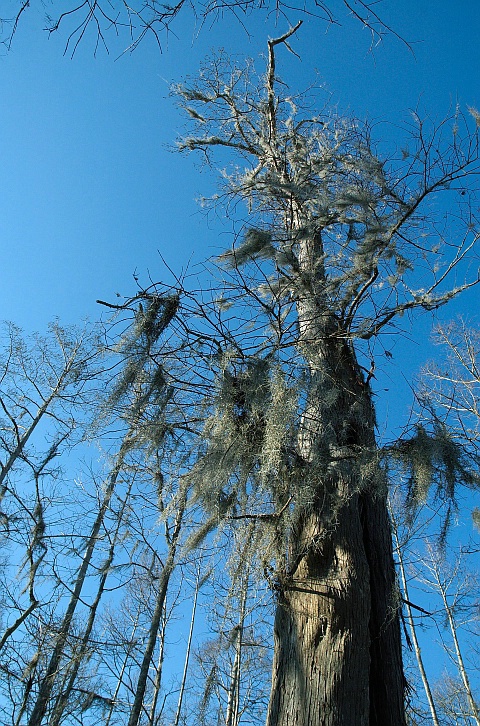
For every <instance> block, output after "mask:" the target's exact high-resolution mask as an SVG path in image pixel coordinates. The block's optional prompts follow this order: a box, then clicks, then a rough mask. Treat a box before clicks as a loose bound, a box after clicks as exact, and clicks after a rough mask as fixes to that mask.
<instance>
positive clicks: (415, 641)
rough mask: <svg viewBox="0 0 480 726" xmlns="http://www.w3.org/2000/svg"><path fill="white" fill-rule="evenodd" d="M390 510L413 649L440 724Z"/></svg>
mask: <svg viewBox="0 0 480 726" xmlns="http://www.w3.org/2000/svg"><path fill="white" fill-rule="evenodd" d="M390 512H391V519H392V530H393V536H394V541H395V546H396V554H397V562H398V570H399V572H400V580H401V583H402V590H403V595H404V607H405V610H406V613H407V620H408V625H409V628H410V636H411V638H412V643H413V650H414V652H415V658H416V661H417V665H418V670H419V672H420V677H421V679H422V684H423V689H424V691H425V695H426V697H427V701H428V707H429V709H430V715H431V717H432V722H433V724H434V726H440V722H439V720H438V715H437V709H436V707H435V701H434V699H433V694H432V690H431V688H430V683H429V680H428V677H427V672H426V670H425V666H424V663H423V658H422V651H421V648H420V643H419V642H418V638H417V628H416V626H415V620H414V619H413V614H412V608H411V607H410V597H409V594H408V581H407V574H406V572H405V565H404V562H403V553H402V548H401V546H400V541H399V538H398V526H397V522H396V520H395V515H394V514H393V512H392V507H390Z"/></svg>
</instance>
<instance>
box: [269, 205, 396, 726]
mask: <svg viewBox="0 0 480 726" xmlns="http://www.w3.org/2000/svg"><path fill="white" fill-rule="evenodd" d="M293 226H294V227H297V228H300V226H301V220H299V217H298V216H297V218H296V219H294V220H293ZM322 253H323V249H322V240H321V236H320V235H317V236H316V237H315V238H313V239H311V240H307V241H305V242H303V245H302V248H301V250H300V254H299V262H300V270H301V273H302V274H303V280H304V283H305V284H306V285H308V286H309V290H308V292H307V293H306V294H305V296H304V297H303V298H302V299H301V300H299V301H298V302H297V310H298V320H299V347H300V349H301V351H302V353H303V355H304V358H305V360H306V362H307V365H308V367H309V371H310V380H311V385H310V392H309V399H308V401H307V405H306V408H305V412H304V415H303V420H302V425H301V428H300V433H299V442H298V451H299V456H300V458H301V460H303V462H304V466H305V470H306V471H308V469H309V468H310V469H311V468H312V467H313V468H314V471H315V476H317V477H318V478H317V480H316V481H315V484H314V490H315V493H314V499H313V502H312V503H311V504H310V505H307V506H305V505H301V506H300V511H302V506H303V507H304V513H303V514H300V516H299V518H298V521H297V523H296V524H295V526H294V530H293V536H292V546H291V552H290V571H289V572H287V573H285V580H284V582H281V583H280V593H279V599H278V605H277V612H276V619H275V651H274V664H273V676H272V692H271V699H270V704H269V710H268V716H267V726H402V725H403V724H405V715H404V676H403V667H402V652H401V639H400V627H399V618H398V612H397V610H396V598H395V594H396V586H395V569H394V562H393V549H392V540H391V531H390V522H389V518H388V510H387V491H386V486H385V482H384V478H383V476H382V473H381V471H380V469H379V468H378V464H376V463H375V460H376V442H375V413H374V407H373V403H372V397H371V391H370V387H369V385H368V382H367V381H365V380H364V377H363V374H362V371H361V368H360V366H359V365H358V364H357V361H356V357H355V352H354V350H353V347H352V346H351V344H349V343H348V342H346V336H345V335H343V334H342V333H343V331H342V330H341V329H340V328H339V325H338V320H337V318H336V317H335V315H334V314H332V313H331V311H329V310H328V306H327V305H325V303H324V300H323V295H322V285H323V282H324V279H325V273H324V270H323V268H322V267H321V264H319V263H318V260H321V258H322ZM362 458H363V459H364V462H365V460H368V459H369V458H370V466H368V467H367V469H366V470H365V471H368V473H365V472H364V471H363V470H362V464H361V460H362ZM307 476H308V474H307ZM297 506H298V503H297Z"/></svg>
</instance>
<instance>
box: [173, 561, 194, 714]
mask: <svg viewBox="0 0 480 726" xmlns="http://www.w3.org/2000/svg"><path fill="white" fill-rule="evenodd" d="M199 589H200V575H199V574H197V580H196V583H195V593H194V596H193V606H192V617H191V618H190V630H189V633H188V641H187V650H186V652H185V664H184V666H183V675H182V682H181V684H180V693H179V694H178V703H177V711H176V713H175V719H174V721H173V726H178V725H179V723H180V714H181V712H182V702H183V694H184V693H185V686H186V683H187V673H188V663H189V660H190V650H191V647H192V638H193V628H194V625H195V614H196V611H197V600H198V591H199Z"/></svg>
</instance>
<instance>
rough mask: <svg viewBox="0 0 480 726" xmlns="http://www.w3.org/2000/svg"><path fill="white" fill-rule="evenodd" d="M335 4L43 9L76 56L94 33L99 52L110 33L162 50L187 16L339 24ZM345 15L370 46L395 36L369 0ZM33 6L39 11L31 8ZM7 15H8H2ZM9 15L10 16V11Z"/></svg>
mask: <svg viewBox="0 0 480 726" xmlns="http://www.w3.org/2000/svg"><path fill="white" fill-rule="evenodd" d="M336 4H337V3H335V2H332V1H331V0H314V2H312V3H311V5H310V6H305V5H302V4H301V3H299V4H298V5H291V4H287V3H283V2H277V3H276V4H275V6H270V4H269V3H265V2H263V0H235V2H234V3H232V4H227V3H224V2H216V1H215V0H209V1H208V2H202V3H199V2H195V1H194V0H188V2H187V0H178V1H177V2H175V3H174V4H173V5H165V4H162V3H159V2H156V0H154V2H150V3H145V2H135V3H127V2H126V0H117V1H116V2H113V3H112V2H103V0H94V2H86V1H83V2H81V1H80V2H76V1H74V2H71V3H69V4H67V5H66V6H64V7H58V8H57V7H55V6H54V7H53V9H49V10H48V11H46V10H43V9H42V11H43V13H44V22H45V28H46V29H47V30H48V32H49V33H54V32H56V31H58V30H59V29H60V28H61V29H62V30H63V29H64V28H65V29H66V34H67V49H69V50H71V52H72V53H75V51H76V49H77V47H78V45H79V43H80V42H81V41H82V40H83V39H84V38H85V36H87V35H89V34H92V35H93V38H94V43H95V51H96V50H97V49H98V48H99V47H102V46H103V47H104V48H105V50H107V51H108V44H109V42H111V40H110V39H111V38H112V32H113V34H114V35H115V36H117V35H119V34H120V35H122V36H123V35H124V34H126V37H127V43H128V46H127V49H128V50H129V51H131V50H134V49H135V48H136V47H137V45H138V44H139V43H140V42H141V41H142V40H143V39H144V38H145V36H147V35H150V34H152V36H153V37H154V38H155V40H156V42H157V43H158V45H159V46H160V48H161V47H162V44H163V43H162V41H163V38H165V37H166V36H167V34H168V31H170V30H171V29H173V28H175V27H176V23H175V21H176V20H177V18H178V16H179V15H180V14H181V15H182V17H183V16H184V15H186V14H187V12H189V14H190V15H191V16H192V18H193V19H194V20H195V21H196V22H197V23H198V24H199V25H200V26H202V25H203V24H204V23H205V22H207V21H208V22H215V21H219V20H220V19H221V18H223V17H224V16H227V18H228V19H229V20H237V21H238V22H240V23H242V24H243V23H244V20H245V18H246V17H248V16H249V15H250V14H251V13H252V12H254V11H264V12H265V11H267V12H269V11H271V10H274V11H275V12H276V13H279V14H280V15H281V16H282V17H283V16H285V17H286V16H288V15H290V14H291V13H292V12H294V13H295V16H297V17H298V15H299V14H301V15H306V16H309V17H317V18H319V19H321V20H324V21H326V22H327V23H338V22H339V19H341V18H342V12H341V10H340V12H339V9H338V8H337V7H335V6H336ZM342 4H343V10H344V11H346V14H351V15H352V16H353V17H355V18H356V19H357V20H358V21H359V22H360V23H361V24H362V25H363V26H365V27H366V28H367V29H369V30H370V32H371V34H372V43H373V42H377V41H378V40H380V39H381V38H382V37H383V36H384V35H385V34H386V33H393V34H395V35H396V33H395V32H394V30H392V28H390V26H389V25H388V22H387V21H386V19H385V18H384V17H383V14H382V13H381V11H380V10H379V8H378V3H377V2H375V3H374V2H371V1H370V0H356V1H355V2H351V1H350V0H343V3H342ZM33 7H38V6H36V4H33ZM31 10H32V3H31V0H28V1H27V0H13V2H11V3H10V8H9V13H8V14H4V15H3V17H2V19H1V23H2V26H3V30H4V34H3V42H4V43H6V44H7V46H8V47H10V46H11V43H12V40H13V37H14V35H15V33H16V32H17V29H18V26H19V24H21V21H22V16H23V15H24V14H25V13H27V12H29V11H30V12H31ZM4 12H5V11H4ZM7 12H8V11H7Z"/></svg>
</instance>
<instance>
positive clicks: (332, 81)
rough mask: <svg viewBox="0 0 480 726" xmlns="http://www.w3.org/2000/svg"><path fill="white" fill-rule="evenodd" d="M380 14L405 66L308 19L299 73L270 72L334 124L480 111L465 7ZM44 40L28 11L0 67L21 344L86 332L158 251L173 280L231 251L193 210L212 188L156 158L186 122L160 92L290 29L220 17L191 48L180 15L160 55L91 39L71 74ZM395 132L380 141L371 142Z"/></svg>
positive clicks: (472, 23) (1, 146)
mask: <svg viewBox="0 0 480 726" xmlns="http://www.w3.org/2000/svg"><path fill="white" fill-rule="evenodd" d="M334 5H335V6H338V8H339V12H340V11H341V3H340V1H339V0H336V2H335V3H334ZM54 6H55V5H54ZM379 9H382V12H383V14H384V16H385V18H386V19H387V20H388V21H389V22H390V23H391V25H392V26H393V27H394V28H395V29H396V30H397V31H398V32H399V33H400V34H401V35H403V37H405V38H406V39H407V40H409V41H410V42H411V43H412V47H413V49H414V52H415V56H414V55H413V54H412V53H411V52H409V51H408V49H407V48H406V47H405V46H404V45H402V44H401V43H400V42H399V41H398V40H396V39H394V38H393V37H387V38H386V39H385V41H384V42H383V44H381V45H380V46H379V47H377V48H376V49H375V51H374V52H373V53H371V52H369V47H370V36H369V33H368V32H367V31H365V30H364V29H362V28H361V27H360V26H359V25H358V23H356V22H353V21H352V20H351V19H350V20H349V19H348V18H347V21H346V22H345V24H344V25H343V27H327V25H326V24H325V23H324V22H322V21H313V20H312V21H309V22H307V23H305V24H304V26H303V27H302V29H301V30H300V32H299V33H298V37H297V38H295V40H294V47H295V50H296V51H298V53H299V54H300V56H301V58H302V60H301V61H298V60H297V59H295V58H294V57H293V56H290V57H288V54H287V53H284V54H283V56H282V57H281V61H283V60H284V61H285V74H286V76H287V77H288V79H289V80H290V81H291V82H298V83H299V85H300V86H302V85H307V83H308V81H311V80H312V79H313V77H314V69H317V71H318V73H319V76H320V79H321V81H322V82H324V83H325V85H326V88H328V89H329V91H331V93H332V94H333V96H332V99H333V102H334V103H337V104H338V108H339V110H341V111H348V112H350V113H352V114H354V115H356V116H357V117H360V118H363V117H368V118H369V119H371V120H374V121H381V120H386V121H389V122H390V123H392V124H400V123H402V121H405V119H406V112H407V111H408V109H411V108H414V107H416V106H417V105H418V104H419V102H420V104H421V105H422V107H423V108H424V109H427V110H428V111H429V112H430V113H432V114H433V115H436V116H439V117H441V116H443V115H444V114H445V113H447V112H448V110H449V109H451V107H452V105H454V104H455V103H456V100H457V99H458V100H459V101H460V102H461V103H462V104H469V105H476V104H477V105H480V92H479V87H478V83H479V78H480V56H479V54H478V40H479V38H480V9H479V8H478V4H477V3H476V2H475V1H474V0H469V1H466V2H463V3H461V8H460V4H459V3H457V2H453V0H450V1H447V0H439V1H438V2H435V3H432V2H429V1H428V0H421V1H418V0H417V1H416V2H415V1H414V0H408V1H407V2H402V3H398V2H396V1H395V0H385V2H384V3H383V4H381V5H379ZM342 12H343V11H342ZM292 15H293V14H292ZM295 19H296V16H295V17H292V21H293V20H295ZM43 25H44V22H43V18H42V15H41V11H40V5H38V7H37V6H36V4H35V3H32V8H30V9H29V10H28V11H27V12H26V13H25V14H24V20H23V22H22V23H21V24H20V27H19V30H18V33H17V36H16V37H15V39H14V43H13V47H12V49H11V50H10V52H6V51H5V52H3V53H2V55H1V57H0V98H1V104H0V175H1V183H0V188H1V190H2V191H1V195H0V244H1V245H2V256H1V259H2V264H1V268H0V269H1V272H0V275H1V285H0V311H1V312H0V318H3V319H5V318H6V319H11V320H14V321H16V322H18V323H19V324H20V325H22V326H24V327H25V328H27V329H31V328H42V327H44V325H45V323H46V322H47V321H48V320H50V319H51V318H52V317H53V316H55V315H60V316H61V317H62V319H64V320H65V321H68V322H73V321H76V320H79V319H80V318H82V317H85V316H89V317H95V316H96V315H97V314H98V306H96V305H95V302H94V301H95V299H96V298H97V297H101V298H104V299H105V298H106V299H111V298H112V296H114V293H115V292H116V291H118V292H120V293H122V294H129V293H130V291H131V290H132V289H133V280H132V273H133V272H134V270H135V269H136V270H137V271H138V272H139V274H140V275H141V276H144V275H146V272H147V270H149V271H150V273H151V275H152V276H153V277H155V276H159V275H162V274H163V273H162V268H161V264H160V260H159V257H158V255H157V252H156V251H157V249H158V250H160V251H161V252H162V254H163V255H164V256H165V258H166V259H167V260H168V262H169V263H170V264H171V265H172V266H173V267H175V268H177V269H178V268H180V267H181V266H182V265H183V264H184V263H185V262H186V261H187V260H188V259H189V258H190V256H191V254H192V253H193V254H194V260H197V261H201V260H202V259H203V258H204V257H205V256H206V255H209V254H211V253H212V252H214V251H216V250H218V249H219V248H220V247H224V246H228V245H229V240H228V236H225V232H226V231H227V230H225V229H224V230H223V233H224V234H223V235H222V236H221V237H220V236H219V234H220V232H221V230H220V229H218V228H216V229H213V228H211V229H209V227H208V225H207V224H206V221H205V219H204V217H203V216H202V214H201V213H200V212H199V211H198V207H197V205H196V203H195V198H196V197H197V196H198V195H199V194H205V193H208V192H209V191H210V190H212V189H213V184H214V180H213V178H212V176H211V175H210V174H209V173H208V172H207V171H204V172H203V173H201V171H200V169H199V168H198V166H197V165H195V163H194V159H193V158H192V157H183V156H180V155H176V154H172V153H171V151H170V150H169V149H168V148H167V147H168V145H169V144H170V145H171V144H173V143H174V141H175V138H176V133H177V132H178V130H180V129H181V125H182V123H183V121H182V119H181V117H180V115H179V113H178V112H177V110H176V109H175V107H174V105H173V102H172V99H170V98H169V97H168V87H169V83H170V82H172V81H176V80H179V79H180V78H181V77H182V76H184V75H186V74H194V73H195V72H196V70H197V69H198V66H199V64H200V62H201V59H202V58H203V57H204V55H205V54H206V53H208V52H209V51H210V50H211V49H212V48H217V47H220V46H223V47H224V48H225V49H226V50H228V51H229V52H232V53H246V54H248V55H251V56H253V57H257V56H258V55H259V54H260V53H262V52H264V51H265V48H266V39H267V37H268V36H270V37H272V36H275V34H278V33H279V32H283V31H284V30H285V29H286V23H284V22H282V21H279V24H278V26H277V27H276V25H275V19H274V17H273V16H271V17H270V18H267V17H266V15H265V14H263V15H262V14H255V15H252V16H251V17H250V18H248V19H247V25H248V28H249V31H250V37H247V35H246V34H245V32H244V31H243V30H242V28H241V26H240V25H239V24H238V23H236V22H235V21H234V20H233V19H232V18H230V19H224V20H221V21H219V22H218V23H217V24H216V25H214V26H213V27H212V28H210V27H209V26H208V25H207V26H206V27H205V28H204V29H203V30H202V31H201V32H200V34H199V36H198V37H197V38H195V37H194V36H195V29H194V23H193V20H192V18H191V17H190V16H189V15H188V14H187V15H185V16H183V17H180V22H178V23H177V25H176V26H174V29H175V31H176V33H177V37H175V36H174V35H173V34H172V35H170V37H169V38H168V41H166V42H165V44H164V48H163V54H160V53H159V51H158V48H157V46H156V45H155V44H154V43H153V41H152V40H148V39H147V40H146V41H145V42H144V43H143V44H142V45H140V47H139V48H138V49H137V50H136V51H135V53H133V54H132V55H131V54H126V55H123V56H122V57H120V58H119V59H117V60H116V59H115V58H116V56H117V55H118V51H119V50H120V49H121V48H122V47H123V46H124V45H125V44H126V38H125V37H124V38H122V39H120V41H119V42H118V43H116V44H115V41H114V40H113V39H112V52H111V54H110V55H107V54H106V53H105V52H104V51H102V50H101V49H100V50H99V52H98V54H97V57H96V58H94V57H93V39H92V38H88V37H87V38H86V39H85V41H84V43H83V44H82V45H81V46H80V48H79V50H78V52H77V54H76V55H75V57H74V58H73V59H71V58H70V56H63V49H64V44H65V34H62V32H61V31H60V33H59V34H58V35H56V36H55V37H50V38H49V37H48V35H47V34H46V33H45V32H44V31H42V27H43ZM281 70H282V68H281V66H280V72H281ZM396 133H397V130H396V128H395V127H391V128H387V127H379V128H378V134H379V136H388V135H390V136H395V134H396Z"/></svg>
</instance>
